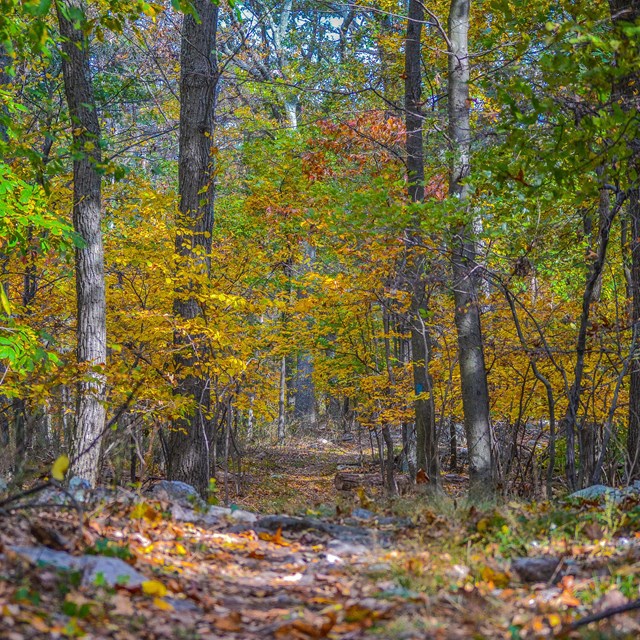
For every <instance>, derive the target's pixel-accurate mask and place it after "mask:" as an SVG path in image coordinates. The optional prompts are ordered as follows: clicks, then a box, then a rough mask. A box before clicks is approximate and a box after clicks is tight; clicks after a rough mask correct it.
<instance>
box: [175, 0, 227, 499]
mask: <svg viewBox="0 0 640 640" xmlns="http://www.w3.org/2000/svg"><path fill="white" fill-rule="evenodd" d="M193 6H194V8H195V10H196V12H197V18H196V17H194V16H192V15H185V17H184V21H183V25H182V43H181V55H180V64H181V68H180V152H179V163H178V189H179V193H180V209H179V216H178V230H177V233H176V247H175V248H176V254H177V257H178V267H179V268H185V269H195V270H196V271H199V272H200V274H199V275H200V276H202V275H205V276H207V275H208V274H209V270H210V258H209V255H210V253H211V233H212V230H213V205H214V155H213V129H214V115H215V107H216V93H217V85H218V66H217V60H216V29H217V25H218V6H217V4H215V3H213V2H211V1H210V0H195V1H194V2H193ZM197 288H198V283H197V278H195V277H194V280H193V282H192V283H190V284H189V285H188V286H185V287H182V288H180V289H179V290H177V291H176V298H175V301H174V307H173V309H174V313H175V315H176V316H177V318H178V319H179V320H180V321H187V322H188V321H191V320H194V319H195V318H198V317H200V316H202V309H201V307H200V304H199V303H198V300H197V298H196V296H195V295H194V294H195V293H196V292H197ZM174 342H175V346H176V356H175V365H176V369H177V377H178V382H177V385H176V388H175V393H176V394H177V395H180V396H184V397H186V398H188V399H190V400H191V401H192V402H193V403H194V404H195V407H194V410H193V411H192V412H191V414H190V415H189V416H188V417H185V418H183V419H181V420H178V421H177V423H176V424H175V425H174V428H173V430H172V431H171V434H170V436H169V446H168V451H169V459H168V461H167V462H168V464H167V466H168V468H167V474H168V476H169V478H171V479H173V480H181V481H183V482H188V483H190V484H192V485H193V486H194V487H195V488H196V489H197V490H198V491H199V492H200V493H201V494H203V495H205V494H206V492H207V489H208V486H209V467H210V458H209V420H210V419H209V412H210V385H209V380H208V378H207V377H206V375H205V374H204V373H202V371H201V367H200V363H201V362H203V361H205V359H206V358H207V357H208V356H209V355H210V354H208V353H207V345H206V343H205V340H204V338H203V337H202V336H198V335H188V334H187V332H186V331H177V332H176V334H175V337H174Z"/></svg>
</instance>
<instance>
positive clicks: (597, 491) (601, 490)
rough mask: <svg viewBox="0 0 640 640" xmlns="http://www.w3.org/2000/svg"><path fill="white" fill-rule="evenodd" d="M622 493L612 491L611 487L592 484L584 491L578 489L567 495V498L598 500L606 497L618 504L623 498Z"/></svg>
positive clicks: (616, 490)
mask: <svg viewBox="0 0 640 640" xmlns="http://www.w3.org/2000/svg"><path fill="white" fill-rule="evenodd" d="M624 495H625V494H624V492H622V491H620V489H614V488H613V487H607V486H606V485H604V484H594V485H592V486H591V487H587V488H586V489H580V490H579V491H574V492H573V493H571V494H569V495H568V496H567V497H568V498H578V499H581V500H600V499H601V498H605V497H608V498H609V499H611V500H613V501H614V502H620V501H621V500H622V499H623V498H624Z"/></svg>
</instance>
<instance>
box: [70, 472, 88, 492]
mask: <svg viewBox="0 0 640 640" xmlns="http://www.w3.org/2000/svg"><path fill="white" fill-rule="evenodd" d="M90 490H91V483H90V482H89V481H88V480H85V479H84V478H80V477H78V476H73V478H71V480H69V491H71V492H73V491H90Z"/></svg>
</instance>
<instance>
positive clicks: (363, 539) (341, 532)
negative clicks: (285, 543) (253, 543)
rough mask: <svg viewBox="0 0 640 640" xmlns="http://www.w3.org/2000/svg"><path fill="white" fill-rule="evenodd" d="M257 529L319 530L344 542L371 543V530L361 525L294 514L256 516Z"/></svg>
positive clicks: (269, 530) (271, 530) (270, 530)
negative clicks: (344, 524) (332, 521)
mask: <svg viewBox="0 0 640 640" xmlns="http://www.w3.org/2000/svg"><path fill="white" fill-rule="evenodd" d="M255 528H256V529H257V530H263V531H268V532H270V533H275V532H276V531H277V530H278V529H282V531H291V532H294V533H295V532H302V531H319V532H320V533H324V534H327V535H329V536H331V537H332V538H337V539H339V540H343V541H344V542H356V543H360V544H371V542H372V539H373V536H372V532H371V531H369V530H368V529H363V528H362V527H350V526H349V527H347V526H343V525H339V524H333V523H331V522H324V521H322V520H317V519H316V518H297V517H295V516H265V517H263V518H258V520H257V521H256V522H255Z"/></svg>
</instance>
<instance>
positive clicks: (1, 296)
mask: <svg viewBox="0 0 640 640" xmlns="http://www.w3.org/2000/svg"><path fill="white" fill-rule="evenodd" d="M0 307H2V310H3V311H4V312H5V313H6V314H7V315H8V316H10V315H11V305H10V304H9V298H7V292H6V291H5V290H4V286H3V285H2V284H0Z"/></svg>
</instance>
